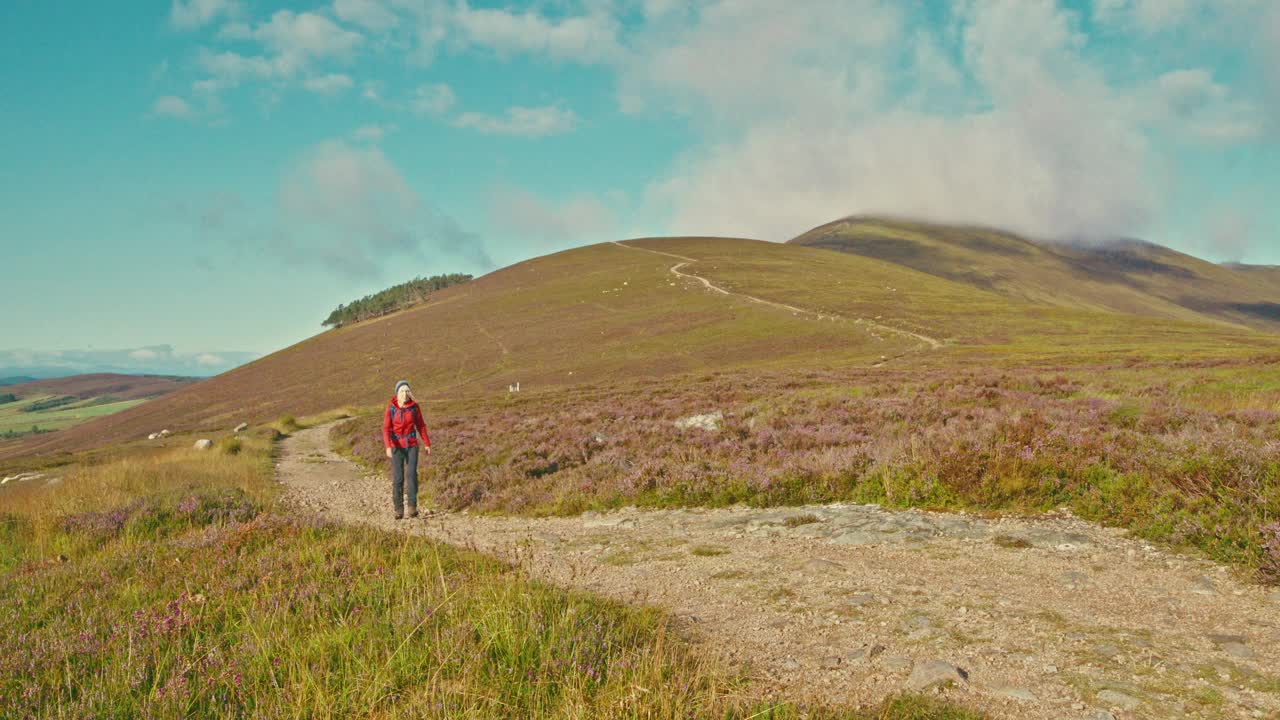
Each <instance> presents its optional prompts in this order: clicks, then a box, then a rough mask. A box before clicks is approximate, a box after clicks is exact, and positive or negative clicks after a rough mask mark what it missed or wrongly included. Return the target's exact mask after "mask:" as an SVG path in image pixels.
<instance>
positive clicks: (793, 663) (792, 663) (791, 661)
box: [782, 658, 800, 672]
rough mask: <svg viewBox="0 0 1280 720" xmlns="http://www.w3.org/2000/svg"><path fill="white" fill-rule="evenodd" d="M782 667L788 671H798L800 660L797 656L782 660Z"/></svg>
mask: <svg viewBox="0 0 1280 720" xmlns="http://www.w3.org/2000/svg"><path fill="white" fill-rule="evenodd" d="M782 669H783V670H786V671H787V672H796V671H797V670H799V669H800V661H798V660H796V659H795V658H787V659H786V660H783V661H782Z"/></svg>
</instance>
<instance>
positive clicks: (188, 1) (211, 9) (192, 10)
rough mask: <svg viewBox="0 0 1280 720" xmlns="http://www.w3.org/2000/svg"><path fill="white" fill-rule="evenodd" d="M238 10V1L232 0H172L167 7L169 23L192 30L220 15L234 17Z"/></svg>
mask: <svg viewBox="0 0 1280 720" xmlns="http://www.w3.org/2000/svg"><path fill="white" fill-rule="evenodd" d="M239 12H240V3H238V2H234V1H233V0H185V2H184V0H173V3H172V4H171V5H170V8H169V23H170V24H171V25H173V26H174V27H175V28H178V29H179V30H194V29H196V28H200V27H204V26H205V25H207V24H209V23H210V22H212V21H213V20H215V19H217V18H218V16H220V15H225V16H228V17H234V16H235V15H237V14H238V13H239Z"/></svg>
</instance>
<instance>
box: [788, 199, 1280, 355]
mask: <svg viewBox="0 0 1280 720" xmlns="http://www.w3.org/2000/svg"><path fill="white" fill-rule="evenodd" d="M790 242H791V243H792V244H797V245H804V246H808V247H821V248H827V249H831V250H838V251H841V252H846V253H854V254H858V255H862V256H866V257H875V258H881V259H884V260H889V261H891V262H895V263H898V264H901V265H903V266H905V267H911V268H915V269H917V270H920V271H922V272H927V273H930V274H932V275H936V276H938V277H944V278H948V279H951V280H956V281H958V282H963V283H966V284H969V285H972V286H974V287H980V288H984V289H988V290H992V291H994V292H997V293H1000V294H1001V295H1004V296H1006V297H1012V298H1018V299H1023V300H1030V301H1032V302H1038V303H1044V304H1048V305H1054V306H1059V307H1070V308H1084V309H1103V310H1112V311H1118V312H1124V313H1133V314H1139V315H1151V316H1155V317H1164V318H1174V319H1182V320H1192V321H1202V322H1203V321H1218V322H1225V323H1232V324H1238V325H1244V326H1249V327H1255V328H1260V329H1266V330H1272V331H1274V330H1280V313H1277V310H1278V309H1280V307H1277V306H1276V305H1275V304H1276V303H1280V285H1278V284H1277V283H1276V282H1274V281H1273V280H1269V279H1268V278H1267V277H1266V274H1265V273H1260V272H1240V271H1238V270H1237V269H1233V268H1232V267H1229V266H1223V265H1216V264H1213V263H1209V262H1206V261H1204V260H1200V259H1198V258H1195V257H1192V256H1190V255H1185V254H1182V253H1179V252H1176V251H1173V250H1170V249H1168V248H1164V247H1160V246H1158V245H1152V244H1148V243H1139V242H1124V243H1120V244H1117V245H1114V246H1111V247H1106V248H1095V249H1082V248H1074V247H1067V246H1061V245H1052V244H1046V243H1035V242H1032V241H1030V240H1028V239H1026V238H1022V237H1019V236H1017V235H1013V234H1010V233H1005V232H1000V231H997V230H989V229H984V228H968V227H952V226H945V225H933V224H927V223H916V222H906V221H898V220H886V219H880V218H849V219H844V220H838V221H836V222H833V223H828V224H826V225H822V226H819V227H817V228H814V229H813V230H810V231H808V232H806V233H804V234H802V235H800V236H798V237H796V238H794V239H793V240H791V241H790Z"/></svg>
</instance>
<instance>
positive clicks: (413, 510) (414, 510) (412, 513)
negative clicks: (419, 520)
mask: <svg viewBox="0 0 1280 720" xmlns="http://www.w3.org/2000/svg"><path fill="white" fill-rule="evenodd" d="M409 517H411V518H415V517H418V506H417V505H410V506H409Z"/></svg>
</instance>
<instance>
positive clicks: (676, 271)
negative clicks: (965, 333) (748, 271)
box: [612, 240, 942, 350]
mask: <svg viewBox="0 0 1280 720" xmlns="http://www.w3.org/2000/svg"><path fill="white" fill-rule="evenodd" d="M612 242H613V244H614V245H617V246H618V247H624V248H627V249H628V250H640V251H641V252H647V253H653V254H654V255H665V256H667V257H671V258H675V259H677V260H683V261H684V262H681V263H677V264H675V265H672V266H671V267H670V268H669V271H670V272H671V274H672V275H675V276H676V277H680V278H686V279H689V280H696V281H698V282H699V283H701V284H702V286H703V287H705V288H706V289H708V290H711V291H713V292H717V293H720V294H721V295H730V296H735V297H740V298H745V299H747V300H750V301H751V302H754V303H759V304H761V305H768V306H770V307H775V308H778V309H780V310H788V311H790V312H793V313H796V314H799V315H808V316H810V317H813V318H815V319H817V320H848V319H849V318H845V317H842V316H840V315H830V314H827V313H820V312H818V311H816V310H806V309H805V308H801V307H796V306H794V305H787V304H786V303H780V302H774V301H772V300H765V299H764V298H758V297H756V296H754V295H747V294H746V293H737V292H732V291H729V290H726V289H724V288H722V287H720V286H719V285H716V284H715V283H713V282H711V281H710V280H708V279H706V278H704V277H701V276H699V275H694V274H692V273H686V272H682V271H681V268H683V267H685V266H686V265H688V264H689V263H695V262H698V260H697V259H696V258H691V257H685V256H684V255H677V254H675V253H669V252H663V251H662V250H650V249H649V248H642V247H636V246H634V245H628V244H626V243H624V242H621V241H619V240H613V241H612ZM852 322H853V323H854V324H857V325H866V326H867V327H869V328H872V329H875V330H880V331H881V332H887V333H892V334H894V335H901V336H903V337H909V338H912V339H914V340H919V341H920V342H922V343H924V344H925V345H928V346H929V347H930V348H931V349H934V350H937V349H938V348H940V347H942V342H941V341H940V340H937V339H935V338H931V337H929V336H928V335H921V334H920V333H914V332H911V331H910V330H903V329H901V328H896V327H893V326H892V325H884V324H882V323H878V322H873V321H871V320H867V319H865V318H853V320H852Z"/></svg>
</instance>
